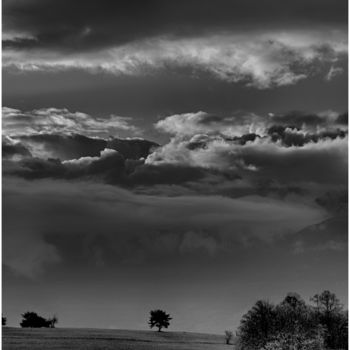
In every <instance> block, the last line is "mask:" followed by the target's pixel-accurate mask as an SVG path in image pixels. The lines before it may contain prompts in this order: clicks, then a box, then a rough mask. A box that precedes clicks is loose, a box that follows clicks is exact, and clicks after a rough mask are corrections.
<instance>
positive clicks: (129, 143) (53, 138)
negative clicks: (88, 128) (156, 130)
mask: <svg viewBox="0 0 350 350" xmlns="http://www.w3.org/2000/svg"><path fill="white" fill-rule="evenodd" d="M14 138H15V139H16V140H18V141H20V142H21V143H22V145H24V146H25V147H27V148H28V149H29V150H31V153H32V155H33V156H35V157H40V158H44V159H46V158H59V159H60V160H69V159H76V158H81V157H96V156H99V155H100V152H101V151H103V150H104V149H105V148H109V149H113V150H116V151H118V152H119V153H120V154H121V155H122V156H123V157H124V158H125V159H135V160H136V159H140V158H145V157H147V156H148V155H149V154H150V153H151V151H153V149H155V148H157V147H158V146H159V145H158V144H157V143H155V142H152V141H148V140H144V139H138V138H130V139H118V138H113V137H110V138H108V139H103V138H97V137H94V138H92V137H87V136H84V135H80V134H68V135H57V134H33V135H28V136H26V135H21V136H16V137H14Z"/></svg>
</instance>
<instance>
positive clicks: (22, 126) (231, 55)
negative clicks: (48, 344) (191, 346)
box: [2, 0, 348, 333]
mask: <svg viewBox="0 0 350 350" xmlns="http://www.w3.org/2000/svg"><path fill="white" fill-rule="evenodd" d="M347 13H348V11H347V1H345V0H338V1H333V0H317V1H316V0H295V1H288V2H285V1H284V2H283V3H282V2H281V1H279V0H266V1H264V2H261V1H258V0H244V1H243V0H235V1H232V0H230V1H229V0H217V1H215V2H213V1H209V0H208V1H203V0H201V1H199V0H186V1H176V2H174V1H172V2H170V1H169V2H165V1H161V0H147V1H145V0H142V1H141V0H128V1H114V2H110V1H107V0H106V1H104V0H99V1H96V0H84V1H80V0H75V1H73V2H72V1H68V0H67V1H66V0H50V1H47V0H4V1H3V33H2V40H3V44H2V45H3V52H2V63H3V108H2V132H3V135H2V155H3V313H4V315H5V316H7V318H8V323H9V325H18V322H19V320H20V314H21V313H23V312H25V311H30V310H33V311H36V312H38V313H40V314H42V315H43V316H50V315H52V314H54V313H55V314H57V315H58V318H59V325H60V326H62V327H100V328H130V329H147V317H148V312H149V310H151V309H152V308H163V309H165V310H166V311H167V312H169V313H170V314H171V315H172V316H173V322H172V324H171V329H172V330H184V331H199V332H209V333H217V332H218V333H222V332H223V331H224V330H225V329H235V327H237V326H238V324H239V320H240V318H241V316H242V314H243V313H245V312H246V311H247V310H248V308H249V307H250V306H251V305H252V304H253V303H254V302H255V301H256V300H257V299H259V298H265V299H269V300H271V301H276V302H277V301H279V300H281V298H282V297H283V296H284V295H285V294H286V293H287V292H292V291H294V292H298V293H300V294H301V295H302V296H303V297H304V298H305V299H306V300H308V298H309V297H310V296H312V295H313V294H315V293H317V292H320V291H322V290H324V289H330V290H332V291H333V292H335V293H336V294H337V295H338V296H339V297H340V299H341V301H342V302H343V303H344V304H345V305H347V253H348V252H347V181H348V180H347V175H348V171H347V149H348V148H347V147H348V111H347V108H348V107H347V106H348V101H347V96H348V91H347V87H348V83H347V75H348V66H347V60H348V47H347Z"/></svg>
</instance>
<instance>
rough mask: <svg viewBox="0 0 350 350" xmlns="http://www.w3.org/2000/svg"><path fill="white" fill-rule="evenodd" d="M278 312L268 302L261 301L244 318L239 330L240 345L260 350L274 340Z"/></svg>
mask: <svg viewBox="0 0 350 350" xmlns="http://www.w3.org/2000/svg"><path fill="white" fill-rule="evenodd" d="M275 318H276V312H275V308H274V306H273V305H272V304H271V303H269V302H268V301H263V300H259V301H257V302H256V303H255V305H254V306H253V307H252V309H251V310H249V311H248V312H247V313H246V314H245V315H244V316H243V318H242V320H241V324H240V327H239V329H238V337H239V340H240V344H241V346H243V347H246V348H253V349H259V348H262V347H264V346H265V345H266V343H267V342H268V341H269V340H270V339H272V336H273V335H274V332H275Z"/></svg>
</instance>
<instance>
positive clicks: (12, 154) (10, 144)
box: [2, 137, 32, 159]
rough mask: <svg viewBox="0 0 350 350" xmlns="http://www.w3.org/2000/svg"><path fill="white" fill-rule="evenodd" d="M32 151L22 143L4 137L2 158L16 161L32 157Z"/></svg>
mask: <svg viewBox="0 0 350 350" xmlns="http://www.w3.org/2000/svg"><path fill="white" fill-rule="evenodd" d="M31 156H32V155H31V153H30V151H29V150H28V149H27V148H26V147H25V146H23V145H22V144H21V143H20V142H18V141H15V140H12V139H11V138H9V137H4V138H3V140H2V158H3V159H16V158H19V159H20V158H26V157H31Z"/></svg>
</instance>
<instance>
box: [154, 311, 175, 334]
mask: <svg viewBox="0 0 350 350" xmlns="http://www.w3.org/2000/svg"><path fill="white" fill-rule="evenodd" d="M170 320H172V318H171V317H170V315H169V314H167V313H166V312H165V311H163V310H152V311H151V312H150V318H149V322H148V324H149V326H150V327H151V328H153V327H157V328H158V332H160V331H161V329H162V328H168V327H169V325H170Z"/></svg>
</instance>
